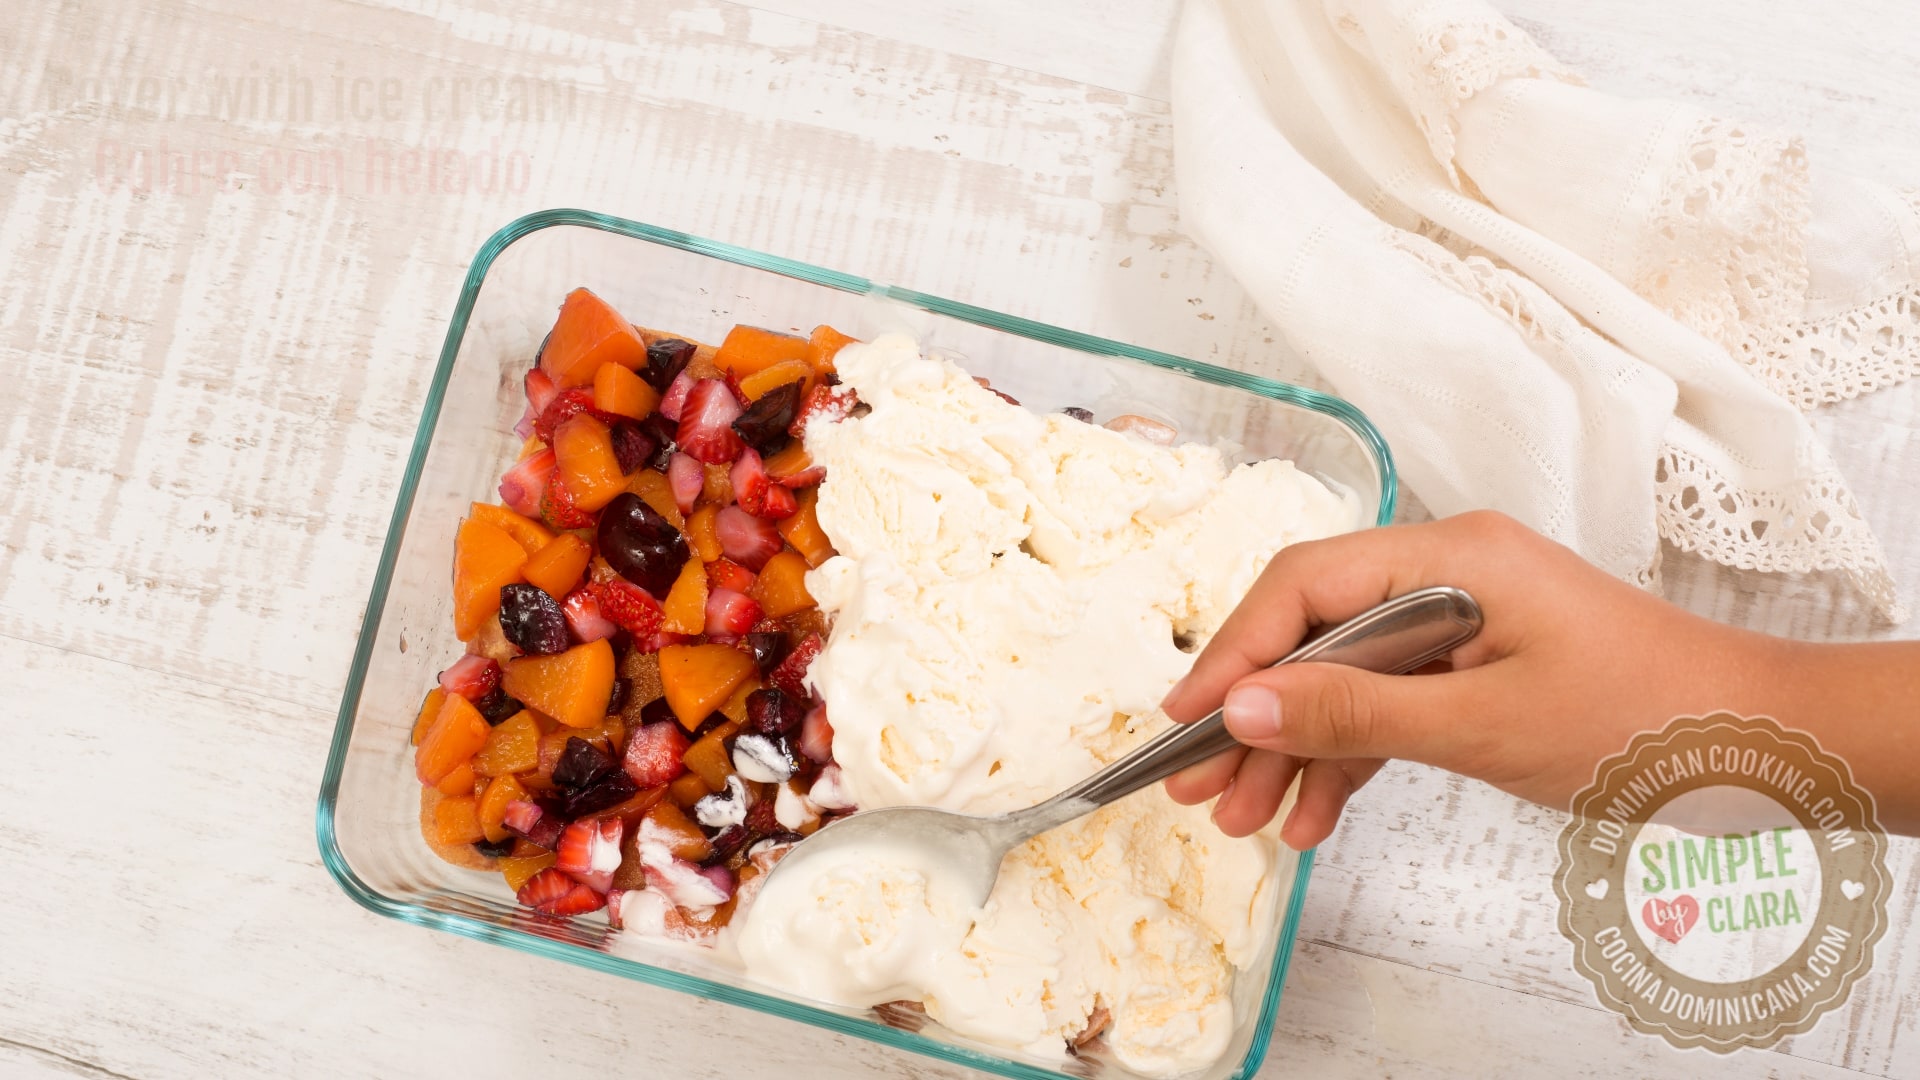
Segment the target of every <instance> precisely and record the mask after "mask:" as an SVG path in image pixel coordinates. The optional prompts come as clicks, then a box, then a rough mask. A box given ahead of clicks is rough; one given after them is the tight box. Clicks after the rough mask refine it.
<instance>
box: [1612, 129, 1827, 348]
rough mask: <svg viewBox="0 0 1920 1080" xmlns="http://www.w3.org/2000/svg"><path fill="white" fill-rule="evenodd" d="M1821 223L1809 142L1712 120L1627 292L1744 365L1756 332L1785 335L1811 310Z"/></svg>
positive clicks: (1690, 145)
mask: <svg viewBox="0 0 1920 1080" xmlns="http://www.w3.org/2000/svg"><path fill="white" fill-rule="evenodd" d="M1811 220H1812V211H1811V209H1810V203H1809V197H1808V187H1807V152H1806V147H1805V146H1804V145H1802V144H1801V142H1800V140H1799V139H1797V138H1793V137H1790V136H1786V135H1781V134H1776V133H1773V132H1767V131H1759V130H1756V129H1754V128H1750V127H1746V126H1743V125H1740V124H1736V123H1734V122H1732V121H1730V120H1723V119H1721V118H1720V117H1717V116H1703V117H1702V118H1701V119H1700V120H1699V121H1697V122H1696V123H1695V125H1694V127H1693V130H1692V132H1691V133H1690V135H1689V136H1688V139H1687V146H1686V151H1685V153H1684V154H1683V155H1682V156H1681V157H1680V158H1679V160H1677V161H1676V162H1674V163H1673V166H1672V167H1671V168H1670V169H1669V170H1668V172H1667V177H1666V181H1665V183H1664V184H1663V186H1662V192H1661V195H1660V198H1659V200H1658V201H1657V202H1656V203H1655V204H1654V209H1653V220H1652V223H1651V228H1650V229H1649V234H1648V243H1647V250H1646V253H1645V255H1643V257H1642V258H1641V261H1640V265H1639V266H1638V267H1637V268H1636V271H1635V276H1634V280H1632V281H1629V282H1628V283H1627V285H1628V286H1629V287H1630V288H1632V289H1633V291H1634V292H1636V293H1639V294H1640V295H1641V296H1644V297H1646V298H1647V299H1648V300H1649V301H1651V302H1653V304H1654V305H1655V306H1657V307H1659V308H1660V309H1661V310H1663V311H1665V312H1666V313H1667V314H1669V315H1671V316H1673V317H1674V318H1675V319H1676V320H1678V321H1679V322H1681V323H1683V324H1684V325H1686V326H1688V327H1691V328H1692V329H1694V330H1696V331H1698V332H1699V333H1700V335H1701V336H1702V337H1705V338H1706V339H1707V340H1709V341H1712V342H1714V343H1716V344H1718V345H1719V346H1720V347H1721V348H1723V349H1726V350H1727V351H1728V352H1729V353H1732V354H1734V355H1736V356H1738V355H1740V353H1741V346H1742V344H1743V343H1744V342H1745V341H1746V340H1747V338H1748V335H1749V333H1750V328H1752V327H1756V326H1785V325H1787V324H1788V323H1789V322H1792V321H1793V320H1794V319H1795V318H1797V317H1798V316H1799V314H1800V312H1801V310H1802V308H1803V307H1804V305H1805V303H1806V295H1807V259H1806V235H1807V223H1808V222H1809V221H1811Z"/></svg>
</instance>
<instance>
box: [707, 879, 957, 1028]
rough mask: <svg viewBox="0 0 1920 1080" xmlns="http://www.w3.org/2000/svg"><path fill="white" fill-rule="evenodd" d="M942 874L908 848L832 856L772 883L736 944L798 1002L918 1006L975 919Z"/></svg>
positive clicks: (755, 970)
mask: <svg viewBox="0 0 1920 1080" xmlns="http://www.w3.org/2000/svg"><path fill="white" fill-rule="evenodd" d="M943 869H944V868H943V867H941V866H940V865H939V864H937V863H935V862H932V861H929V860H928V859H926V858H925V857H924V853H923V852H921V851H919V850H916V849H914V848H911V847H907V846H904V845H897V844H895V845H888V846H887V847H886V848H885V849H884V850H876V849H872V848H858V849H856V848H845V849H832V850H829V851H827V852H825V853H822V854H820V855H818V856H814V857H810V858H808V859H807V860H806V861H805V862H804V863H801V864H797V865H795V866H794V867H792V868H790V869H789V871H788V872H786V873H781V874H772V875H769V876H768V877H767V879H766V885H765V886H764V887H763V888H762V889H761V890H760V892H759V894H758V895H757V896H756V897H755V898H754V902H753V907H752V909H751V911H750V915H749V917H748V918H747V920H746V922H745V924H744V925H743V926H741V927H740V929H739V932H738V934H737V935H736V936H735V940H734V944H735V946H736V947H737V948H738V949H739V952H740V958H741V959H742V960H743V961H745V962H746V964H747V967H748V969H749V970H751V971H752V972H753V973H754V974H755V975H757V976H758V977H759V978H761V979H763V980H765V981H766V982H769V983H771V984H773V985H774V986H778V987H780V988H782V989H785V990H790V991H792V992H794V993H797V994H804V995H806V996H807V997H811V998H817V999H819V1000H821V1001H827V1002H832V1003H834V1004H839V1005H851V1006H856V1007H859V1006H867V1005H878V1004H880V1003H881V1002H884V1001H898V1000H901V999H903V998H912V999H915V1000H918V999H919V998H920V996H921V994H922V993H923V991H924V989H925V988H926V987H927V986H929V985H931V984H933V983H934V982H935V981H936V979H937V975H936V973H937V972H938V971H939V970H940V968H941V967H942V966H943V965H944V964H946V963H948V962H949V961H950V959H951V957H952V956H953V955H954V953H955V952H956V951H957V950H958V949H959V947H960V943H961V940H962V939H963V938H965V936H966V933H967V929H968V927H970V926H971V925H972V923H973V917H974V915H975V913H976V909H975V908H974V907H973V906H972V905H971V904H970V903H969V902H968V901H967V899H966V897H965V895H964V889H963V888H959V887H956V883H955V882H954V881H953V879H952V878H951V877H950V876H949V875H947V874H944V873H943V872H942V871H943Z"/></svg>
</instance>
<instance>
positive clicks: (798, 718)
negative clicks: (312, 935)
mask: <svg viewBox="0 0 1920 1080" xmlns="http://www.w3.org/2000/svg"><path fill="white" fill-rule="evenodd" d="M850 340H852V339H850V338H848V337H846V336H845V335H843V334H841V333H839V332H838V331H835V330H833V329H832V328H830V327H826V326H822V327H820V328H819V329H817V330H815V331H814V332H813V334H812V336H811V337H805V338H803V337H798V336H793V335H788V334H782V333H775V332H772V331H767V330H761V329H756V328H753V327H747V326H738V327H735V328H734V329H733V330H732V331H731V332H730V333H728V334H727V336H726V339H725V340H724V341H723V342H722V343H721V344H720V346H719V347H718V348H717V349H716V348H712V347H709V346H706V345H701V344H698V343H696V342H692V341H686V340H681V339H678V338H674V337H669V336H666V335H664V334H659V333H655V332H652V331H649V330H642V329H639V328H636V327H635V326H633V325H632V324H631V323H629V322H628V321H627V320H626V319H625V318H623V317H622V316H621V315H620V313H619V312H617V311H615V310H614V309H613V308H612V307H611V306H610V305H608V304H607V303H606V301H604V300H602V299H600V298H599V297H597V296H595V295H594V294H593V293H591V292H589V291H587V290H585V289H576V290H574V291H573V292H572V293H571V294H569V295H568V296H567V297H566V300H565V303H563V304H562V305H561V308H560V314H559V318H558V320H557V321H556V322H555V323H554V326H553V329H552V332H551V333H549V334H548V336H547V338H546V340H545V341H544V342H543V344H542V345H541V347H540V351H539V355H538V358H537V360H536V362H535V364H534V366H533V368H532V370H530V371H528V372H527V373H526V377H525V388H526V396H527V411H526V416H525V417H524V418H523V419H522V421H521V423H520V426H519V427H518V428H517V429H516V432H517V433H518V434H520V435H521V436H522V437H523V438H525V439H526V443H525V445H524V446H523V447H522V448H521V451H520V454H519V457H518V460H517V461H516V462H515V464H514V465H513V466H512V467H511V468H509V469H508V470H507V472H506V475H505V476H504V477H502V479H501V482H500V503H499V504H498V505H495V504H488V503H475V504H473V507H472V510H471V512H470V513H469V515H468V517H467V518H466V520H465V521H463V522H462V523H461V525H460V528H459V531H458V533H457V535H456V537H455V540H454V552H453V622H454V631H455V633H456V634H458V636H459V638H460V640H461V641H463V642H465V643H466V646H467V652H466V655H465V656H463V657H461V658H460V660H458V661H457V662H455V663H454V664H453V665H452V666H451V667H449V668H448V669H447V670H445V671H444V672H442V673H441V674H440V679H439V685H438V686H436V687H434V688H433V689H431V690H429V691H428V693H427V695H426V700H425V701H424V702H423V703H422V704H421V707H420V713H419V719H418V721H417V722H416V723H415V725H414V728H413V743H414V746H415V748H416V749H415V754H414V762H415V771H416V774H417V776H418V778H419V780H420V783H421V785H422V786H421V803H420V827H421V831H422V833H423V834H424V836H425V838H426V840H427V843H428V844H429V846H431V847H432V848H433V850H434V851H435V852H436V853H437V854H439V855H440V856H441V857H442V858H444V859H446V860H447V861H449V862H452V863H455V864H457V865H460V866H465V867H470V868H473V869H481V870H490V871H495V872H498V873H500V874H501V875H502V876H503V877H505V879H506V882H507V885H508V887H509V888H511V889H512V890H514V893H515V895H516V896H517V897H518V898H519V901H520V902H521V903H522V904H524V905H526V906H527V907H529V908H532V909H534V910H535V911H538V912H541V913H543V914H546V915H554V916H568V915H581V914H585V913H588V912H593V911H598V910H601V909H603V908H604V909H606V911H607V917H608V919H609V921H611V922H612V923H613V925H614V926H615V927H616V928H617V927H619V926H620V925H621V923H622V914H623V912H625V913H632V912H636V911H644V912H646V917H647V918H648V920H649V923H650V926H651V927H652V928H653V929H654V930H656V931H662V930H664V932H666V933H669V934H671V935H673V936H678V937H683V938H686V939H689V940H704V939H706V938H709V937H711V936H712V935H713V934H715V933H717V932H718V930H719V929H720V928H721V927H723V926H724V925H726V923H727V921H728V919H729V918H730V917H731V916H732V914H733V910H734V907H735V904H736V903H737V900H738V898H739V896H740V890H741V887H742V886H743V885H746V884H748V883H750V882H751V881H752V880H753V879H754V878H755V877H757V876H758V875H759V874H761V873H764V872H765V870H766V869H767V867H768V866H770V865H771V862H772V859H773V858H774V857H775V854H774V853H775V852H776V851H777V849H779V848H780V847H782V846H784V845H785V844H787V843H790V842H792V841H794V840H797V839H798V838H800V837H801V836H805V835H807V834H809V833H811V832H813V831H814V830H815V829H817V828H819V827H820V825H821V824H822V822H823V820H825V819H829V818H831V817H833V816H835V815H837V814H841V813H845V812H847V811H849V810H851V809H852V807H851V806H850V805H849V802H848V800H847V798H846V797H845V794H844V787H843V785H842V784H841V783H840V781H839V775H838V769H837V767H836V766H835V765H834V763H833V731H832V728H831V726H830V725H829V723H828V720H827V712H826V707H825V705H823V704H822V703H821V702H820V701H818V700H816V699H815V698H814V697H813V696H812V695H811V694H810V693H809V691H808V689H807V685H806V679H805V677H806V673H807V666H808V664H809V663H810V662H811V661H812V660H813V658H814V657H815V656H816V655H818V653H819V651H820V649H821V648H822V646H823V644H824V641H825V636H826V631H827V626H826V621H825V619H824V618H823V617H822V615H821V614H820V612H819V611H818V610H817V609H816V606H815V603H814V600H813V597H811V596H809V595H808V593H807V587H806V574H807V571H808V570H809V569H810V568H812V567H816V566H819V565H820V564H821V563H822V562H824V561H825V560H826V559H827V558H828V557H829V556H831V555H833V554H834V550H833V547H832V545H831V544H830V543H829V542H828V540H827V537H826V534H825V533H824V532H823V531H822V530H821V528H820V524H819V521H818V519H817V518H816V516H815V513H814V501H815V494H816V492H815V489H816V487H817V486H818V484H819V483H820V481H821V479H822V478H823V475H824V474H823V471H822V470H821V469H819V468H817V467H815V466H814V465H813V464H812V462H811V461H809V460H808V457H807V452H806V448H805V444H804V442H803V440H802V438H801V436H802V435H803V433H804V431H805V429H806V426H807V425H808V424H809V423H818V422H830V421H833V420H837V419H840V418H842V417H845V416H847V415H849V414H850V413H851V412H852V410H853V409H854V408H855V406H856V403H855V401H854V400H853V396H852V395H851V393H849V392H847V391H846V390H843V389H840V388H839V387H838V378H837V376H836V375H835V374H834V369H833V358H834V354H835V353H836V352H838V351H839V349H840V347H841V346H843V345H845V344H847V343H848V342H849V341H850Z"/></svg>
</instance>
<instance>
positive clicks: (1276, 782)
mask: <svg viewBox="0 0 1920 1080" xmlns="http://www.w3.org/2000/svg"><path fill="white" fill-rule="evenodd" d="M1300 765H1301V762H1300V759H1299V758H1296V757H1294V756H1293V755H1291V754H1276V753H1274V752H1273V751H1271V750H1255V751H1252V752H1251V753H1249V754H1248V755H1247V758H1246V760H1245V761H1243V762H1241V763H1240V771H1239V772H1236V773H1234V774H1233V787H1232V788H1231V789H1230V790H1229V791H1227V793H1226V794H1224V795H1222V796H1221V797H1220V801H1219V802H1216V803H1214V805H1213V823H1214V824H1215V825H1218V826H1220V831H1221V832H1223V833H1226V834H1227V835H1228V836H1249V835H1252V834H1253V833H1256V832H1259V831H1260V829H1261V828H1262V827H1263V826H1265V825H1266V823H1267V822H1269V821H1272V820H1273V812H1274V811H1275V810H1278V809H1279V808H1280V800H1281V799H1282V798H1283V797H1285V795H1286V793H1287V786H1288V785H1289V784H1291V783H1293V776H1294V774H1295V773H1297V772H1299V771H1300Z"/></svg>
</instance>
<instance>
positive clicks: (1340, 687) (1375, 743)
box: [1225, 663, 1479, 768]
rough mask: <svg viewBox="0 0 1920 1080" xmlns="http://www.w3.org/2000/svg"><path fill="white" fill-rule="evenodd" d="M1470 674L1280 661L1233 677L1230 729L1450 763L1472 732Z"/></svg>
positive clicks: (1246, 736) (1265, 746)
mask: <svg viewBox="0 0 1920 1080" xmlns="http://www.w3.org/2000/svg"><path fill="white" fill-rule="evenodd" d="M1475 674H1476V672H1474V671H1456V672H1446V673H1443V674H1437V675H1379V674H1376V673H1374V672H1371V671H1365V670H1362V669H1360V668H1356V667H1348V666H1346V665H1344V664H1314V663H1300V664H1283V665H1281V666H1279V667H1275V668H1267V669H1265V670H1262V671H1256V672H1254V673H1253V674H1251V675H1248V676H1246V677H1245V678H1242V679H1241V680H1240V681H1239V682H1236V683H1234V684H1233V688H1232V689H1231V690H1229V691H1228V692H1227V700H1226V705H1225V712H1226V720H1227V730H1228V731H1229V732H1231V733H1232V734H1233V737H1234V738H1235V739H1238V740H1239V741H1240V742H1242V743H1245V744H1246V745H1248V746H1253V747H1258V748H1259V749H1262V750H1274V751H1278V752H1279V753H1283V754H1292V755H1293V756H1295V757H1302V758H1334V759H1340V758H1403V759H1405V760H1408V761H1418V762H1422V763H1424V764H1428V765H1437V766H1440V767H1442V768H1448V767H1451V765H1452V763H1453V762H1454V761H1455V760H1456V759H1459V758H1462V757H1463V756H1465V754H1464V751H1465V748H1466V744H1467V743H1469V742H1471V741H1473V740H1474V739H1475V738H1476V737H1477V732H1478V729H1479V725H1478V724H1476V723H1475V721H1474V718H1475V716H1476V713H1477V710H1476V709H1475V708H1474V706H1473V704H1472V703H1471V700H1470V698H1471V691H1472V690H1473V688H1474V686H1475V685H1476V683H1477V680H1476V679H1475V678H1474V676H1475Z"/></svg>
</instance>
